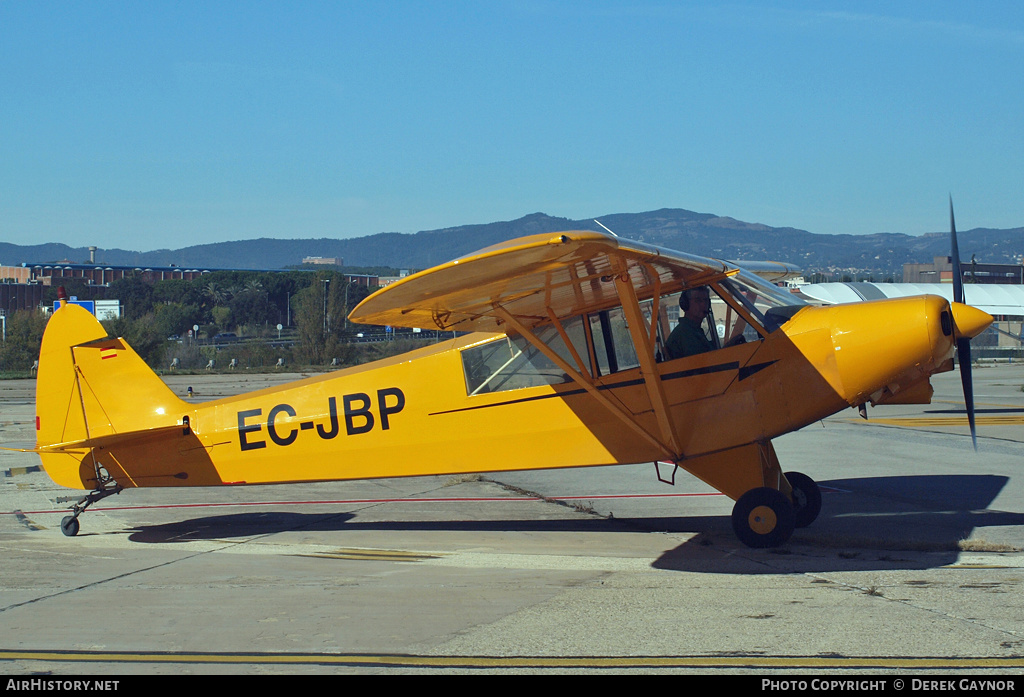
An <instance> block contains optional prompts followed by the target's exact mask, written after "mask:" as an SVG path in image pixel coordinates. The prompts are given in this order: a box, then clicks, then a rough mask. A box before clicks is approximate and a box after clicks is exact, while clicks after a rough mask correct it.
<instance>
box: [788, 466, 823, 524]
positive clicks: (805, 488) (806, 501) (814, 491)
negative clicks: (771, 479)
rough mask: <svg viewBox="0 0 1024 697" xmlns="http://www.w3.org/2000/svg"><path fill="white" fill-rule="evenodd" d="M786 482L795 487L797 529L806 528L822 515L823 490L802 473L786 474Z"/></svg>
mask: <svg viewBox="0 0 1024 697" xmlns="http://www.w3.org/2000/svg"><path fill="white" fill-rule="evenodd" d="M786 480H787V481H788V482H789V485H790V486H791V487H793V509H794V512H795V513H796V527H798V528H806V527H807V526H808V525H810V524H811V523H813V522H814V521H815V519H817V517H818V514H819V513H821V490H820V489H819V488H818V485H817V484H816V483H815V482H814V480H813V479H811V478H810V477H808V476H807V475H806V474H802V473H800V472H786Z"/></svg>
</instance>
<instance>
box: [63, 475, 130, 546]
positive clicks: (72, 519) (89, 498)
mask: <svg viewBox="0 0 1024 697" xmlns="http://www.w3.org/2000/svg"><path fill="white" fill-rule="evenodd" d="M111 482H113V480H109V481H108V482H107V483H106V485H105V486H104V487H101V488H99V489H94V490H93V491H91V492H90V493H88V494H86V495H85V496H83V497H82V498H80V499H78V502H77V503H76V504H75V505H74V506H72V507H71V511H72V515H68V516H64V518H63V519H62V520H61V521H60V531H61V532H62V533H64V535H65V536H67V537H74V536H75V535H77V534H78V529H79V522H78V516H80V515H82V514H83V513H85V509H87V508H88V507H89V506H91V505H93V504H94V503H96V502H97V501H102V500H103V499H105V498H107V497H108V496H113V495H114V494H120V493H121V490H122V489H123V488H124V487H122V486H121V485H120V484H117V483H116V482H114V483H113V485H111ZM74 500H75V498H74V497H71V496H61V497H59V498H58V499H57V503H67V502H68V501H74Z"/></svg>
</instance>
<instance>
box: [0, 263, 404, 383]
mask: <svg viewBox="0 0 1024 697" xmlns="http://www.w3.org/2000/svg"><path fill="white" fill-rule="evenodd" d="M61 282H62V284H63V285H64V287H65V289H66V291H67V293H68V295H69V296H70V297H77V298H78V299H79V300H99V299H110V300H114V299H116V300H118V301H119V303H120V305H121V316H120V317H119V318H118V319H115V320H108V321H104V322H103V325H104V328H105V329H106V330H107V333H108V334H109V335H111V336H120V337H123V338H124V339H126V340H127V341H128V343H129V344H130V345H131V346H132V348H133V349H135V351H136V352H137V353H138V354H139V355H140V356H141V357H142V358H143V359H144V360H145V361H146V362H147V363H148V364H149V365H150V366H151V367H153V368H154V369H157V370H170V369H172V368H171V366H172V364H173V369H180V370H190V369H202V368H204V367H206V366H207V365H209V363H210V361H213V362H214V363H213V367H214V368H215V369H222V368H228V367H229V366H230V367H237V368H257V369H258V368H266V367H272V366H276V365H278V363H279V362H280V363H283V364H284V365H288V366H293V365H294V366H324V365H351V364H355V363H359V362H362V361H364V360H367V359H371V358H376V357H378V356H377V355H376V354H381V353H382V352H385V353H393V352H397V351H399V350H402V349H407V348H408V346H406V345H404V342H402V341H401V340H402V339H412V338H413V336H414V335H413V334H411V332H410V333H408V334H406V333H405V332H402V333H399V334H394V335H389V336H392V338H395V339H398V340H399V341H397V342H391V343H392V344H393V346H390V347H373V348H370V347H359V346H356V345H353V343H352V340H353V339H354V338H355V337H356V336H357V334H359V333H360V332H365V331H367V330H369V329H371V328H368V327H365V326H359V325H353V324H351V323H350V322H348V320H347V316H348V313H349V311H350V310H351V309H352V308H353V307H355V306H356V305H357V304H358V303H359V302H360V301H362V300H363V299H364V298H365V297H366V296H367V295H369V294H370V293H371V292H373V291H374V290H376V289H375V288H370V287H367V286H365V285H361V284H358V283H350V282H348V280H347V278H346V276H345V274H344V273H342V272H340V271H338V270H321V271H316V272H310V271H285V272H259V271H215V272H211V273H209V274H204V275H203V276H201V277H199V278H196V279H193V280H182V279H173V280H163V281H156V282H155V283H147V282H146V281H145V280H143V278H142V275H141V274H136V275H134V276H130V277H126V278H124V279H119V280H116V281H113V282H111V283H110V284H109V286H105V287H104V286H91V285H88V284H86V283H84V282H81V281H79V280H78V279H62V281H61ZM56 298H57V287H56V286H54V287H51V288H48V289H47V291H46V293H45V295H44V304H45V305H46V306H47V307H49V308H52V307H53V301H54V300H56ZM47 320H48V315H47V314H46V313H44V312H43V311H41V310H22V311H17V312H13V313H9V314H8V315H7V318H6V339H5V340H4V341H3V342H2V343H0V374H7V375H14V374H26V373H28V372H29V371H31V370H32V367H33V364H34V363H35V361H36V360H37V359H38V357H39V348H40V345H41V343H42V336H43V332H44V330H45V328H46V322H47ZM278 324H280V325H282V327H283V330H282V331H280V332H279V331H278V329H277V325H278ZM194 326H198V327H199V330H198V332H195V333H194V335H193V336H191V337H190V336H189V330H191V329H192V328H193V327H194ZM373 329H377V328H373ZM227 333H232V334H235V335H236V336H237V337H238V339H239V340H238V341H233V342H231V343H230V344H228V345H224V344H221V345H219V346H218V345H214V342H213V338H214V337H216V336H217V335H224V334H227ZM218 343H219V342H218ZM175 359H177V361H175ZM232 359H234V364H233V365H232V363H231V361H232Z"/></svg>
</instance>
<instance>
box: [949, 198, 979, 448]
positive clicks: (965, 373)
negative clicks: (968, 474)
mask: <svg viewBox="0 0 1024 697" xmlns="http://www.w3.org/2000/svg"><path fill="white" fill-rule="evenodd" d="M949 239H950V247H951V252H952V260H953V302H954V303H959V304H960V305H966V303H964V280H963V274H961V272H960V248H959V246H957V243H956V221H955V220H954V219H953V197H952V196H950V197H949ZM957 314H958V313H957V308H956V306H955V305H954V307H953V321H954V323H956V319H957ZM960 314H961V315H963V313H962V312H961V313H960ZM964 329H966V327H964ZM955 333H956V357H957V361H958V362H959V363H960V383H961V384H962V385H963V388H964V401H965V402H966V403H967V423H968V424H970V426H971V442H972V443H973V444H974V450H975V451H977V450H978V435H977V433H976V431H975V428H974V383H973V381H972V379H971V336H973V335H971V336H968V335H967V334H966V333H964V332H962V331H961V328H960V326H959V325H958V326H957V331H956V332H955Z"/></svg>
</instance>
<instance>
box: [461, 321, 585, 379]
mask: <svg viewBox="0 0 1024 697" xmlns="http://www.w3.org/2000/svg"><path fill="white" fill-rule="evenodd" d="M563 329H564V330H565V333H566V335H567V336H568V337H569V341H571V342H572V344H573V348H574V349H575V350H576V353H577V355H579V356H580V357H581V360H586V358H585V357H586V356H588V355H589V353H588V351H587V341H586V337H585V335H584V330H583V320H582V318H581V317H574V318H572V319H571V320H568V321H566V322H565V323H564V325H563ZM535 333H536V336H537V338H538V339H540V340H541V341H542V342H543V343H544V344H545V345H547V346H548V347H549V348H551V349H552V350H553V351H554V352H555V353H557V354H558V356H559V357H560V358H562V360H564V361H565V362H566V363H568V364H569V365H571V366H575V365H576V361H575V360H574V359H573V357H572V353H571V352H570V351H569V349H568V347H566V345H565V342H564V341H563V340H562V336H561V334H559V332H558V329H556V328H555V327H553V326H551V325H548V326H546V327H539V328H537V329H536V330H535ZM462 368H463V371H464V373H465V376H466V393H467V394H469V395H471V396H472V395H478V394H487V393H488V392H503V391H505V390H518V389H521V388H524V387H538V386H540V385H558V384H561V383H563V382H569V381H570V380H571V378H570V377H569V376H568V375H566V374H565V372H564V371H563V370H562V369H561V368H559V367H558V366H557V365H555V363H554V362H552V361H551V359H549V358H548V357H547V356H545V355H544V354H543V353H541V352H540V350H539V349H538V348H537V347H535V346H534V345H532V344H531V343H530V342H529V341H527V340H526V339H524V338H523V337H522V336H519V335H518V334H509V335H508V336H503V337H501V338H500V339H495V340H493V341H488V342H485V343H483V344H477V345H476V346H470V347H468V348H466V349H464V350H463V351H462Z"/></svg>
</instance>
